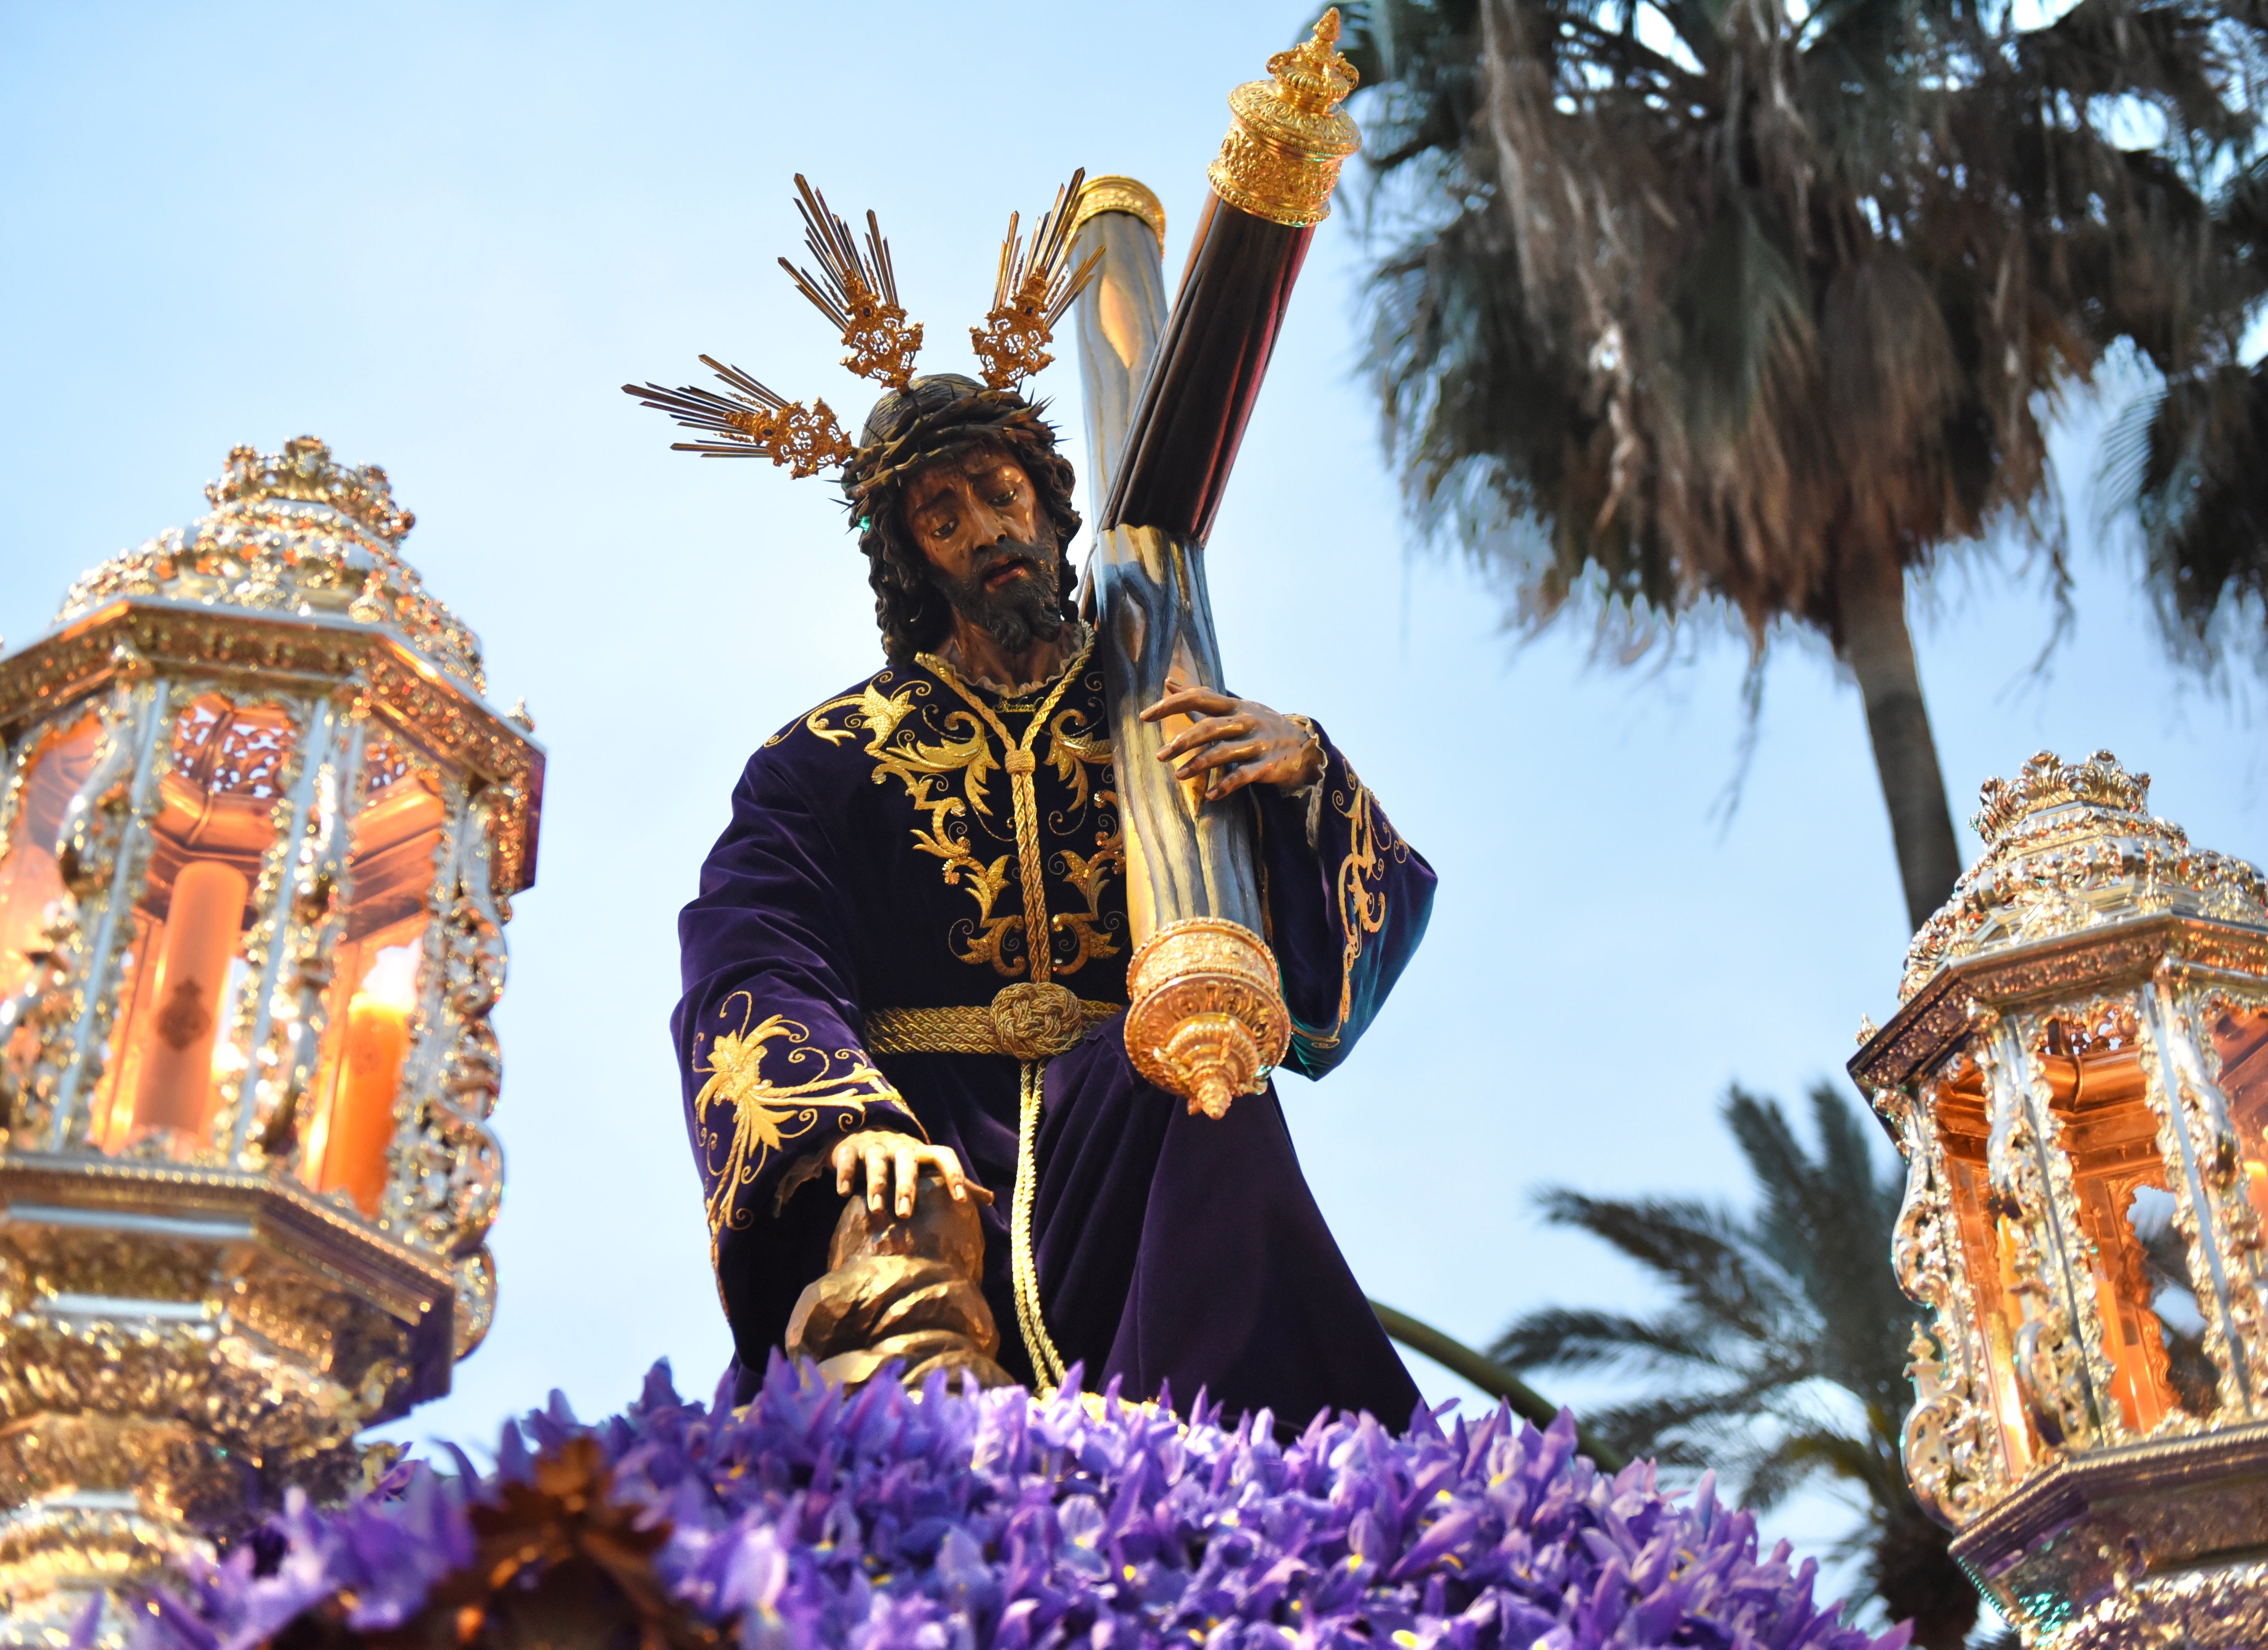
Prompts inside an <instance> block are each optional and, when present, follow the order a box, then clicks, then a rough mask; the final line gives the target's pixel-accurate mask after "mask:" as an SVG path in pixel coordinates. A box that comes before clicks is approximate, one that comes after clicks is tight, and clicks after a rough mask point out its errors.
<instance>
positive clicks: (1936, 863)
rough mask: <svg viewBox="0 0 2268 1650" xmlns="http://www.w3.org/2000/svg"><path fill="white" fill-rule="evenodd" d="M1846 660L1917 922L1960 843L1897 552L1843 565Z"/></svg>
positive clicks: (1946, 891)
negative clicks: (1862, 707) (1861, 704)
mask: <svg viewBox="0 0 2268 1650" xmlns="http://www.w3.org/2000/svg"><path fill="white" fill-rule="evenodd" d="M1841 596H1842V609H1843V610H1842V615H1841V617H1842V621H1843V625H1842V631H1843V635H1842V642H1843V647H1842V654H1843V660H1844V662H1845V664H1847V665H1849V666H1850V667H1851V670H1852V674H1854V675H1856V676H1857V677H1858V678H1859V694H1860V695H1861V696H1863V697H1864V699H1865V701H1866V704H1867V733H1869V734H1870V735H1871V736H1872V737H1873V739H1874V770H1875V771H1876V773H1878V774H1879V775H1880V776H1881V781H1882V800H1883V801H1884V802H1885V803H1887V804H1888V805H1889V810H1890V838H1891V841H1892V842H1893V843H1895V844H1896V849H1897V855H1898V879H1899V880H1900V881H1901V882H1902V883H1904V887H1905V895H1906V920H1907V922H1908V923H1909V924H1911V925H1912V926H1913V927H1915V928H1919V927H1920V926H1921V925H1922V924H1924V923H1926V922H1927V921H1928V920H1929V918H1930V915H1931V913H1933V912H1934V911H1935V910H1937V908H1938V907H1939V906H1940V905H1942V904H1944V903H1945V902H1946V900H1947V898H1948V896H1949V895H1951V894H1952V892H1953V884H1954V880H1955V878H1957V877H1958V876H1960V874H1961V848H1960V844H1959V843H1958V842H1956V841H1955V837H1954V835H1953V812H1952V810H1951V809H1950V808H1949V807H1947V806H1946V800H1945V774H1944V771H1943V770H1941V769H1940V768H1939V766H1938V762H1937V741H1936V740H1934V739H1933V738H1932V737H1931V736H1930V731H1929V711H1928V710H1927V709H1926V708H1925V707H1924V705H1923V704H1922V700H1921V675H1920V673H1919V672H1918V670H1917V669H1916V668H1915V666H1914V651H1913V633H1912V632H1911V630H1908V629H1907V628H1906V580H1905V570H1904V569H1903V568H1902V567H1900V566H1899V565H1898V564H1897V561H1896V558H1895V557H1893V556H1888V555H1882V556H1859V557H1858V558H1855V560H1854V561H1853V562H1851V563H1846V564H1845V568H1844V580H1843V587H1842V591H1841Z"/></svg>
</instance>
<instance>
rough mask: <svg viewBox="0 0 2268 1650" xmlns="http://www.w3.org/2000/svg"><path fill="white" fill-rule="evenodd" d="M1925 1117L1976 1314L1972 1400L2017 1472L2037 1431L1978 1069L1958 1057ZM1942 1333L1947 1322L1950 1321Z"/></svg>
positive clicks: (2033, 1448)
mask: <svg viewBox="0 0 2268 1650" xmlns="http://www.w3.org/2000/svg"><path fill="white" fill-rule="evenodd" d="M1928 1101H1929V1106H1930V1115H1931V1116H1932V1117H1933V1119H1934V1120H1935V1122H1936V1125H1937V1135H1938V1141H1939V1145H1940V1150H1941V1151H1942V1152H1943V1153H1944V1161H1945V1174H1946V1190H1947V1197H1948V1204H1949V1205H1950V1208H1951V1212H1952V1219H1953V1222H1954V1226H1955V1229H1956V1230H1957V1232H1958V1233H1959V1235H1960V1240H1961V1256H1962V1269H1963V1270H1962V1275H1963V1277H1964V1278H1965V1279H1966V1281H1967V1283H1968V1285H1969V1293H1970V1303H1971V1305H1972V1306H1973V1307H1974V1308H1975V1311H1976V1319H1975V1325H1974V1327H1975V1331H1976V1336H1977V1341H1978V1342H1979V1343H1980V1344H1982V1346H1983V1348H1984V1352H1985V1362H1986V1368H1985V1374H1984V1378H1983V1379H1982V1380H1981V1381H1979V1382H1978V1391H1977V1398H1978V1400H1979V1402H1981V1403H1983V1404H1984V1405H1985V1410H1986V1412H1987V1415H1988V1417H1989V1420H1988V1424H1987V1428H1986V1430H1987V1433H1988V1434H1990V1435H1991V1436H1992V1437H1997V1438H1998V1440H1999V1447H2000V1455H2001V1460H2002V1462H2004V1464H2005V1467H2006V1470H2007V1475H2008V1477H2011V1478H2016V1477H2022V1476H2023V1475H2024V1474H2025V1473H2026V1472H2027V1471H2029V1469H2030V1466H2031V1462H2032V1459H2033V1457H2034V1456H2035V1455H2036V1454H2037V1453H2038V1451H2039V1447H2040V1446H2039V1439H2038V1435H2037V1434H2036V1433H2035V1432H2034V1431H2033V1429H2032V1423H2031V1418H2030V1416H2029V1413H2027V1411H2026V1410H2025V1408H2024V1402H2023V1395H2022V1393H2021V1391H2020V1390H2019V1389H2018V1388H2017V1386H2016V1352H2015V1348H2016V1336H2017V1333H2018V1332H2019V1331H2020V1330H2022V1328H2023V1327H2024V1313H2023V1307H2022V1304H2021V1300H2019V1298H2018V1297H2017V1295H2016V1294H2015V1293H2014V1283H2015V1278H2014V1274H2013V1272H2012V1271H2011V1268H2010V1266H2009V1263H2008V1260H2007V1245H2006V1244H2004V1243H2003V1242H2002V1241H2001V1237H2002V1229H2003V1227H2004V1226H2005V1225H2006V1222H2005V1221H2004V1220H2003V1219H2001V1218H2000V1217H1999V1215H1998V1214H1996V1213H1995V1212H1994V1210H1993V1197H1992V1172H1991V1167H1990V1163H1989V1160H1988V1157H1987V1152H1986V1146H1987V1144H1988V1142H1989V1141H1990V1140H1991V1138H1992V1113H1991V1110H1990V1109H1989V1108H1988V1106H1987V1104H1986V1101H1985V1074H1984V1072H1981V1071H1980V1070H1979V1069H1978V1068H1977V1063H1976V1061H1974V1060H1972V1059H1970V1057H1968V1056H1966V1055H1963V1056H1962V1057H1961V1058H1960V1059H1959V1060H1958V1061H1957V1062H1956V1063H1955V1064H1954V1065H1953V1066H1951V1067H1950V1068H1949V1069H1948V1071H1947V1072H1945V1073H1944V1074H1943V1075H1942V1076H1940V1077H1939V1078H1937V1079H1934V1080H1933V1082H1932V1084H1931V1085H1930V1093H1929V1095H1928ZM1950 1328H1951V1326H1948V1330H1950Z"/></svg>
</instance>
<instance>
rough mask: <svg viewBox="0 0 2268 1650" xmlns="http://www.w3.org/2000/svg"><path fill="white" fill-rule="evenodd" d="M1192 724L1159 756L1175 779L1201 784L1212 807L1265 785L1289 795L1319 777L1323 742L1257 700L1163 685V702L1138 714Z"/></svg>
mask: <svg viewBox="0 0 2268 1650" xmlns="http://www.w3.org/2000/svg"><path fill="white" fill-rule="evenodd" d="M1171 716H1185V717H1189V718H1194V719H1193V720H1192V721H1191V723H1190V725H1189V726H1187V727H1185V728H1183V729H1182V731H1181V732H1180V733H1176V734H1175V735H1174V736H1173V738H1171V739H1169V740H1167V741H1166V743H1165V748H1163V749H1161V750H1160V751H1159V753H1158V760H1159V761H1160V762H1177V763H1178V764H1179V765H1178V766H1176V767H1175V770H1174V777H1175V778H1176V779H1195V778H1197V777H1199V776H1200V775H1202V776H1204V788H1205V790H1204V794H1205V800H1207V801H1208V802H1211V801H1216V800H1218V799H1220V798H1222V797H1225V796H1226V795H1228V794H1229V792H1232V791H1241V790H1242V789H1243V788H1244V787H1245V786H1246V785H1248V784H1252V783H1253V782H1254V781H1255V780H1264V781H1266V782H1267V783H1268V784H1272V785H1274V786H1275V787H1276V788H1277V789H1278V791H1281V792H1285V794H1287V795H1289V794H1290V793H1292V792H1296V791H1300V790H1302V789H1304V788H1305V787H1307V786H1308V785H1311V784H1314V782H1315V781H1316V780H1317V779H1319V778H1321V777H1322V773H1323V748H1322V740H1318V739H1316V738H1315V737H1314V735H1313V734H1311V733H1308V732H1307V729H1306V728H1304V727H1301V726H1300V725H1299V724H1298V723H1297V722H1294V721H1293V720H1292V718H1290V717H1288V716H1285V714H1284V713H1283V712H1282V711H1271V710H1270V709H1269V708H1268V707H1267V706H1266V705H1264V704H1263V703H1260V702H1259V701H1258V700H1257V699H1239V698H1237V697H1235V696H1233V695H1230V694H1226V693H1216V692H1214V691H1213V690H1212V689H1210V688H1182V687H1176V686H1175V684H1174V683H1173V682H1171V681H1168V682H1167V684H1166V694H1165V696H1164V697H1163V698H1161V699H1160V700H1159V701H1158V703H1155V704H1153V705H1152V706H1151V707H1150V708H1149V709H1148V710H1146V711H1143V712H1142V719H1143V720H1144V721H1145V722H1162V721H1164V720H1165V719H1166V718H1167V717H1171Z"/></svg>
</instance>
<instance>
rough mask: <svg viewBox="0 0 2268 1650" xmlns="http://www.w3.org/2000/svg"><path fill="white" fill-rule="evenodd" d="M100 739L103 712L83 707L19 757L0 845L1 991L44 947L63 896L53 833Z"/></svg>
mask: <svg viewBox="0 0 2268 1650" xmlns="http://www.w3.org/2000/svg"><path fill="white" fill-rule="evenodd" d="M101 742H102V719H101V718H99V716H95V715H93V714H92V713H89V714H88V715H86V716H83V717H81V718H78V719H77V721H74V722H63V723H58V724H56V725H55V726H50V727H49V728H48V730H47V731H46V733H44V734H43V735H42V736H40V740H39V742H38V744H37V746H36V747H35V748H33V751H32V753H31V755H29V757H27V758H26V762H25V763H24V769H23V777H22V780H21V784H22V788H21V790H19V791H18V792H17V797H16V818H15V821H14V822H13V824H12V826H11V829H10V830H9V833H8V840H7V843H6V844H5V851H4V852H0V998H10V997H13V996H14V995H15V994H16V993H17V992H18V991H21V990H23V989H24V985H25V983H26V982H27V981H28V980H30V978H31V977H32V971H33V969H34V968H36V967H37V966H38V958H39V957H40V954H41V953H43V952H44V951H45V950H46V949H47V945H48V941H47V926H48V922H49V920H50V918H51V915H52V912H53V910H54V907H55V902H57V901H58V900H60V899H62V898H63V873H62V872H60V871H59V870H57V869H56V866H55V837H56V836H57V835H58V834H59V833H60V832H61V831H62V830H63V811H64V810H65V809H66V808H68V807H70V799H71V798H72V797H74V796H76V795H77V793H78V788H79V786H80V785H81V784H85V781H86V777H87V775H88V774H89V773H91V772H92V771H93V769H94V752H95V748H96V747H97V746H98V745H99V744H100V743H101Z"/></svg>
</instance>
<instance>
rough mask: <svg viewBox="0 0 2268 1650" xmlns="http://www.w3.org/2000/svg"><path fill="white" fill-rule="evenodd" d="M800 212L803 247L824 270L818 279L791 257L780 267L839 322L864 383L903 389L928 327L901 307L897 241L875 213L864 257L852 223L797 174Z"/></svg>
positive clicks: (848, 360)
mask: <svg viewBox="0 0 2268 1650" xmlns="http://www.w3.org/2000/svg"><path fill="white" fill-rule="evenodd" d="M795 188H796V195H797V200H796V203H795V210H797V211H798V212H799V213H801V214H802V215H803V230H804V234H803V244H804V245H805V247H807V248H809V249H810V252H811V255H812V257H813V259H814V261H816V262H817V263H818V265H819V273H818V274H817V275H813V274H812V273H811V272H810V271H809V270H807V269H798V268H797V267H796V266H795V265H794V264H792V263H790V262H789V261H787V260H786V259H785V258H782V259H781V260H780V261H779V264H780V268H781V269H784V270H786V271H787V276H788V279H789V280H791V281H793V282H794V283H795V286H796V291H799V292H801V293H802V294H803V295H804V297H805V298H807V299H809V300H810V302H811V304H812V306H813V307H814V308H815V309H817V310H818V311H819V313H821V314H822V315H824V316H826V317H827V319H828V320H830V321H832V322H834V323H835V326H836V329H837V330H838V331H840V332H841V333H842V335H843V343H845V344H847V345H849V346H850V348H851V354H849V355H847V356H845V357H843V365H844V366H846V367H849V368H850V369H851V371H852V372H856V373H857V374H858V376H859V377H861V378H871V379H877V380H878V381H880V382H881V383H884V384H887V385H889V386H890V387H892V388H894V389H903V388H904V387H906V385H907V384H908V383H909V382H910V381H911V380H912V379H913V374H914V356H915V353H916V352H917V350H920V348H921V340H922V329H921V324H920V323H919V322H918V321H917V322H913V323H911V324H909V323H908V321H907V320H906V312H905V311H904V310H903V309H902V308H901V307H900V306H899V304H898V273H897V269H896V268H895V266H894V265H893V264H892V263H891V261H890V243H889V242H888V241H887V240H885V239H882V226H881V225H880V223H879V222H877V221H876V219H875V217H874V214H873V212H871V211H870V212H868V213H867V214H866V247H865V251H864V252H863V253H862V252H861V251H860V250H859V247H858V239H857V238H856V237H855V236H854V235H853V234H852V233H851V225H848V224H846V223H844V222H843V220H842V219H841V218H840V217H836V215H835V213H834V211H833V210H832V209H831V208H829V207H828V204H827V197H826V196H825V195H821V193H820V192H819V191H818V190H816V189H814V188H812V187H811V185H810V184H809V183H808V182H806V181H805V180H804V176H803V174H802V173H796V176H795Z"/></svg>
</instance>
